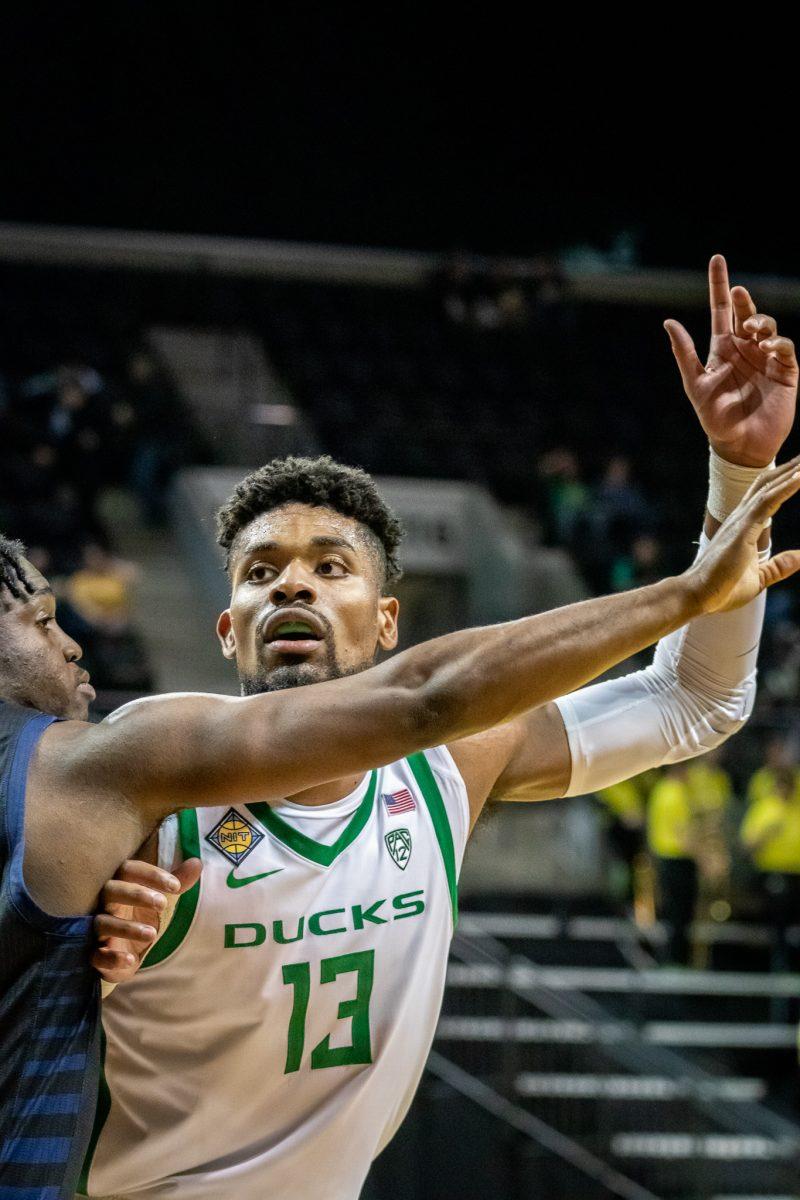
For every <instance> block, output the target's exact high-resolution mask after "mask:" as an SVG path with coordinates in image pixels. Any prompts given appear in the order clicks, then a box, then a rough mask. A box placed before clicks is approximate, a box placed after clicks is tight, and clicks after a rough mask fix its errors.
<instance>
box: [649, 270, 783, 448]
mask: <svg viewBox="0 0 800 1200" xmlns="http://www.w3.org/2000/svg"><path fill="white" fill-rule="evenodd" d="M708 289H709V297H710V302H711V345H710V349H709V354H708V362H707V363H706V365H705V366H703V364H702V363H701V362H700V359H699V358H698V357H697V353H696V351H695V347H694V342H693V341H692V339H691V337H690V336H689V334H688V333H687V331H686V330H685V329H684V327H683V325H681V324H680V323H679V322H678V321H665V322H664V328H665V329H666V331H667V333H668V334H669V340H670V342H671V344H672V352H673V354H674V355H675V359H676V361H677V363H678V368H679V369H680V373H681V378H682V379H683V386H684V388H685V390H686V395H687V396H688V397H689V399H690V400H691V402H692V405H693V406H694V409H695V412H696V413H697V415H698V417H699V418H700V424H701V425H702V426H703V429H704V430H705V432H706V434H707V436H708V440H709V441H710V443H711V445H712V446H713V448H714V450H715V451H716V452H717V454H718V455H719V456H720V458H724V459H726V460H727V462H731V463H738V464H739V465H741V466H745V467H765V466H767V465H768V464H769V463H771V462H772V460H773V459H774V458H775V456H776V455H777V453H778V451H779V450H780V448H781V446H782V445H783V443H784V441H785V440H786V437H787V436H788V433H789V430H790V429H791V428H792V424H793V422H794V414H795V407H796V404H797V381H798V367H797V357H796V355H795V348H794V344H793V342H791V341H790V339H789V338H787V337H780V336H779V334H778V327H777V324H776V322H775V319H774V317H768V316H765V315H764V314H763V313H757V312H756V306H755V304H754V303H753V301H752V299H751V297H750V293H749V292H748V291H747V289H746V288H743V287H735V288H733V290H732V291H731V289H730V287H729V285H728V268H727V265H726V263H725V259H724V258H723V257H722V255H721V254H715V255H714V257H713V258H712V259H711V262H710V263H709V264H708Z"/></svg>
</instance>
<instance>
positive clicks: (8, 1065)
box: [0, 701, 99, 1200]
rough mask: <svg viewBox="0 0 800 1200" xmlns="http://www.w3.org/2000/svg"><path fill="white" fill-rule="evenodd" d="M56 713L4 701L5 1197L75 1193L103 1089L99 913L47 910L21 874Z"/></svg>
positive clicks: (0, 1180)
mask: <svg viewBox="0 0 800 1200" xmlns="http://www.w3.org/2000/svg"><path fill="white" fill-rule="evenodd" d="M53 720H54V718H53V717H48V716H45V715H43V714H42V713H37V712H34V711H33V710H32V709H26V708H18V707H17V706H16V705H14V704H7V703H5V702H2V701H0V1200H72V1197H73V1194H74V1191H75V1189H76V1185H77V1180H78V1176H79V1173H80V1169H81V1164H82V1162H83V1157H84V1154H85V1152H86V1149H87V1145H88V1141H89V1136H90V1133H91V1125H92V1118H93V1115H94V1106H95V1101H96V1093H97V1079H98V1074H99V1019H98V1018H99V986H98V980H97V976H96V975H95V973H94V971H93V970H92V968H91V967H90V966H89V955H90V953H91V934H92V918H91V917H52V916H49V915H48V914H47V913H44V912H42V910H41V909H40V908H39V907H38V905H37V904H36V903H35V902H34V900H33V899H32V897H31V895H30V893H29V892H28V890H27V888H26V886H25V881H24V878H23V873H22V860H23V851H24V814H25V786H26V781H27V776H28V765H29V763H30V760H31V755H32V754H33V752H34V750H35V748H36V744H37V742H38V741H39V738H40V737H41V736H42V734H43V732H44V731H45V729H47V727H48V725H50V724H51V723H52V721H53ZM56 802H57V798H56V797H54V803H56ZM57 855H58V849H57V847H54V848H53V861H54V864H55V862H56V861H57ZM54 869H55V867H54Z"/></svg>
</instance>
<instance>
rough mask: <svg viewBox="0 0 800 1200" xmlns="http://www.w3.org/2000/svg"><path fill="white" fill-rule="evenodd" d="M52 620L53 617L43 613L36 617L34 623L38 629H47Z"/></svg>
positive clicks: (53, 619)
mask: <svg viewBox="0 0 800 1200" xmlns="http://www.w3.org/2000/svg"><path fill="white" fill-rule="evenodd" d="M54 621H55V617H50V616H48V615H47V614H46V613H45V614H44V616H41V617H39V618H37V621H36V624H37V625H38V626H39V628H40V629H47V627H48V626H49V625H52V624H53V622H54Z"/></svg>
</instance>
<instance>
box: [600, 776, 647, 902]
mask: <svg viewBox="0 0 800 1200" xmlns="http://www.w3.org/2000/svg"><path fill="white" fill-rule="evenodd" d="M650 774H651V773H650V772H648V773H647V774H646V775H643V776H642V775H640V776H637V777H636V778H634V779H626V780H623V781H622V782H621V783H615V784H612V785H611V787H607V788H603V789H602V790H601V791H600V792H598V793H597V798H598V800H599V801H600V803H601V804H602V805H603V807H604V809H605V813H606V822H607V824H606V828H607V833H608V841H609V847H610V850H611V855H612V859H613V862H614V868H612V876H611V890H612V893H613V894H614V895H615V896H616V897H617V899H618V900H619V901H620V902H621V903H622V904H623V905H624V907H625V908H626V909H627V908H629V907H630V906H631V905H632V904H633V903H634V900H635V887H636V868H637V860H638V858H639V855H640V854H641V852H642V849H643V847H644V827H645V816H646V791H647V784H648V782H649V778H648V777H649V775H650Z"/></svg>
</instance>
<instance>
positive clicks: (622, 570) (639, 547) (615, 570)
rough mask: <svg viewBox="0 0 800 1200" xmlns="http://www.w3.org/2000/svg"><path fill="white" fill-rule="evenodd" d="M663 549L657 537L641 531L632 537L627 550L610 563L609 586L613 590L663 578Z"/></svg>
mask: <svg viewBox="0 0 800 1200" xmlns="http://www.w3.org/2000/svg"><path fill="white" fill-rule="evenodd" d="M662 558H663V550H662V547H661V543H660V542H659V540H658V538H655V537H653V536H652V535H651V534H649V533H642V534H640V535H639V536H638V537H637V538H634V540H633V542H632V544H631V546H630V548H629V550H628V551H627V552H626V553H623V554H619V555H617V557H616V558H615V559H614V561H613V562H612V564H611V587H612V588H613V589H614V591H615V592H624V591H627V589H628V588H637V587H646V586H647V584H649V583H657V582H658V580H659V579H663V578H664V565H663V561H662Z"/></svg>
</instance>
